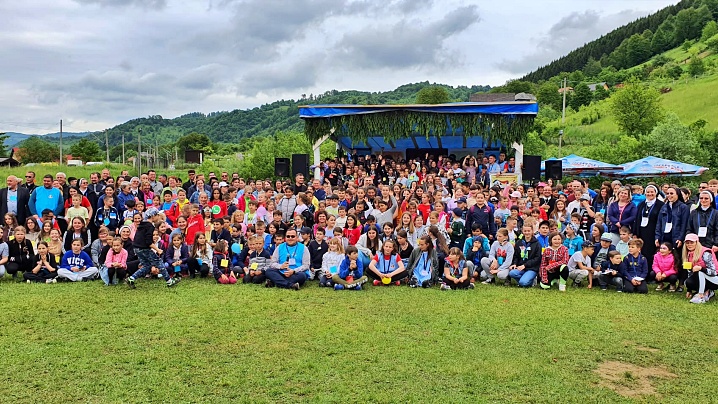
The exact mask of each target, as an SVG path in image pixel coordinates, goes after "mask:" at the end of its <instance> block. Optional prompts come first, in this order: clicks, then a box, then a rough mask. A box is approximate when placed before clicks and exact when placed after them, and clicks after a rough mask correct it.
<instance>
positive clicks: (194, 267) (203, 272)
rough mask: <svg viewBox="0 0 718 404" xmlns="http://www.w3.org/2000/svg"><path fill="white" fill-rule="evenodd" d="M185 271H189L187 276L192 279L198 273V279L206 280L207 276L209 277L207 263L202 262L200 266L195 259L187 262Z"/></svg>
mask: <svg viewBox="0 0 718 404" xmlns="http://www.w3.org/2000/svg"><path fill="white" fill-rule="evenodd" d="M187 270H188V271H189V276H190V277H192V278H194V277H195V276H196V275H197V272H199V276H200V278H206V277H207V275H209V266H208V265H207V263H205V262H203V263H202V265H200V264H199V261H197V258H190V259H188V260H187Z"/></svg>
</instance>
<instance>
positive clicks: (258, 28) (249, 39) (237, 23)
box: [230, 0, 346, 59]
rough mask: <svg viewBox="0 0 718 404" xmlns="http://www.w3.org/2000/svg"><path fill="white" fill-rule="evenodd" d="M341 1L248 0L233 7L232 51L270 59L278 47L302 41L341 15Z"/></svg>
mask: <svg viewBox="0 0 718 404" xmlns="http://www.w3.org/2000/svg"><path fill="white" fill-rule="evenodd" d="M345 5H346V2H345V1H343V0H292V1H283V0H251V1H248V2H243V3H238V4H236V5H235V7H236V8H235V15H234V18H233V21H232V25H233V28H232V31H231V33H230V35H231V39H230V40H231V41H232V48H233V50H234V51H235V52H237V54H238V56H240V57H254V56H260V57H262V58H266V59H271V58H274V57H276V56H278V54H277V48H278V46H280V45H282V44H284V43H288V42H292V41H295V40H297V39H301V38H304V35H305V33H306V30H307V29H308V28H310V27H311V26H312V25H316V26H318V25H320V24H321V23H322V22H323V21H324V19H325V18H327V17H328V16H330V15H333V14H335V13H340V12H341V11H342V9H343V8H344V6H345Z"/></svg>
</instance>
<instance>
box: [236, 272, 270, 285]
mask: <svg viewBox="0 0 718 404" xmlns="http://www.w3.org/2000/svg"><path fill="white" fill-rule="evenodd" d="M266 280H267V277H266V276H265V275H264V272H262V274H261V275H254V276H252V275H250V274H249V273H247V274H245V275H244V278H242V283H253V284H255V285H259V284H262V283H264V281H266Z"/></svg>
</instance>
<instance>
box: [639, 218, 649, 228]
mask: <svg viewBox="0 0 718 404" xmlns="http://www.w3.org/2000/svg"><path fill="white" fill-rule="evenodd" d="M646 226H648V218H647V217H641V227H646Z"/></svg>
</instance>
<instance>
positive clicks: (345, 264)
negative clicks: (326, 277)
mask: <svg viewBox="0 0 718 404" xmlns="http://www.w3.org/2000/svg"><path fill="white" fill-rule="evenodd" d="M350 264H351V260H350V259H349V257H344V260H343V261H342V263H341V264H339V277H340V278H342V279H346V278H347V276H349V275H352V276H353V277H354V279H359V278H361V277H362V276H364V263H363V262H362V260H361V259H359V258H357V267H356V269H355V270H353V271H352V270H350V269H349V265H350Z"/></svg>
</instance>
